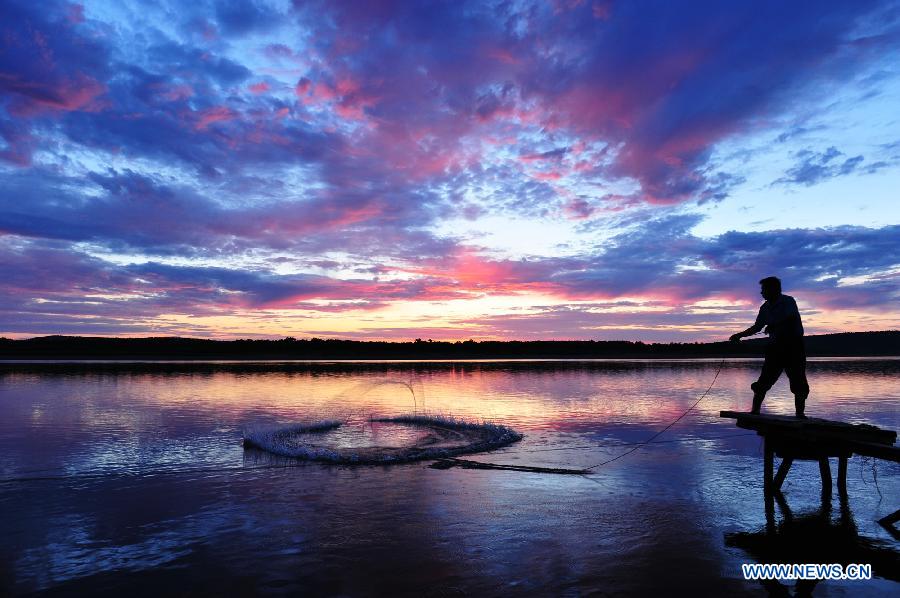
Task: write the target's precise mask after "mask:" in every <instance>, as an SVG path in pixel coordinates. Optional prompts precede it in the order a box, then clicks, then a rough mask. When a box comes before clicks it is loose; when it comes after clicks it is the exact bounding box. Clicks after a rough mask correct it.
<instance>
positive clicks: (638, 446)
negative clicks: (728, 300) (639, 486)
mask: <svg viewBox="0 0 900 598" xmlns="http://www.w3.org/2000/svg"><path fill="white" fill-rule="evenodd" d="M724 366H725V359H722V361H721V363H719V367H718V369H717V370H716V375H715V376H713V379H712V382H710V383H709V387H708V388H707V389H706V390H705V391H703V394H702V395H700V398H699V399H697V400H696V401H694V404H693V405H691V406H690V407H688V408H687V409H686V410H685V412H684V413H682V414H681V415H679V416H678V417H676V418H675V419H674V420H672V422H671V423H670V424H669V425H668V426H666V427H665V428H663V429H662V430H660V431H659V432H657V433H656V434H654V435H653V436H651V437H650V438H648V439H647V440H645V441H643V442H641V443H638V444H637V445H636V446H634V447H632V448H630V449H628V450H627V451H625V452H624V453H622V454H621V455H617V456H615V457H613V458H612V459H607V460H606V461H602V462H600V463H597V464H596V465H591V466H590V467H586V468H585V469H588V470H591V469H596V468H598V467H603V466H604V465H609V464H610V463H612V462H613V461H618V460H619V459H621V458H622V457H627V456H628V455H630V454H631V453H633V452H634V451H636V450H638V449H640V448H642V447H644V446H647V445H648V444H650V443H651V442H653V441H654V440H655V439H656V438H659V437H660V436H661V435H662V434H663V432H665V431H666V430H668V429H669V428H671V427H672V426H674V425H675V424H677V423H678V422H680V421H681V419H682V418H683V417H684V416H686V415H687V414H688V413H690V412H691V411H693V410H694V407H696V406H697V405H699V404H700V401H702V400H703V399H705V398H706V395H708V394H709V391H711V390H712V387H713V385H715V383H716V380H718V379H719V373H721V371H722V368H723V367H724Z"/></svg>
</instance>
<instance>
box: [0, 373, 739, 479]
mask: <svg viewBox="0 0 900 598" xmlns="http://www.w3.org/2000/svg"><path fill="white" fill-rule="evenodd" d="M724 366H725V359H722V361H721V363H719V367H718V369H716V375H715V376H713V379H712V382H710V384H709V387H708V388H707V389H706V390H705V391H704V392H703V394H702V395H700V398H699V399H697V400H696V401H694V403H693V404H692V405H691V406H690V407H688V408H687V409H686V410H685V411H684V413H682V414H681V415H679V416H678V417H676V418H675V419H674V420H672V422H670V423H669V424H668V425H667V426H666V427H665V428H663V429H662V430H660V431H659V432H657V433H656V434H654V435H653V436H651V437H650V438H648V439H647V440H643V441H641V442H637V443H619V444H618V446H622V445H626V446H627V445H629V444H633V445H634V446H632V448H630V449H628V450H627V451H625V452H624V453H622V454H620V455H617V456H615V457H613V458H612V459H607V460H606V461H603V462H601V463H597V464H596V465H591V466H590V467H586V468H583V469H577V470H576V469H564V468H557V467H532V466H528V465H502V464H498V463H486V462H482V461H467V460H464V459H441V460H438V461H437V462H436V463H435V465H437V467H436V469H446V468H447V467H453V466H456V465H458V466H462V467H465V468H467V469H504V470H510V471H529V472H534V473H567V474H573V473H577V474H582V475H584V474H589V473H592V471H591V470H594V469H597V468H599V467H603V466H604V465H608V464H609V463H612V462H613V461H618V460H619V459H621V458H623V457H626V456H628V455H630V454H631V453H633V452H635V451H637V450H638V449H640V448H642V447H644V446H646V445H648V444H653V443H654V441H655V440H656V439H657V438H659V437H660V436H661V435H662V434H663V433H664V432H666V431H667V430H668V429H669V428H671V427H672V426H674V425H675V424H677V423H678V422H679V421H681V420H682V419H683V418H684V417H685V416H686V415H687V414H688V413H690V412H691V411H693V409H694V408H695V407H696V406H697V405H699V404H700V401H702V400H703V399H705V398H706V396H707V395H708V394H709V391H711V390H712V387H713V386H714V385H715V383H716V380H718V378H719V374H720V373H721V372H722V368H723V367H724ZM413 394H414V395H415V393H413ZM751 435H754V434H752V433H748V434H731V435H728V436H717V437H711V438H708V439H707V438H697V440H712V439H715V438H732V437H737V436H751ZM682 440H685V441H686V440H693V439H687V438H686V439H676V440H668V441H662V442H681V441H682ZM598 446H603V445H602V444H595V445H589V446H572V447H554V448H547V449H531V450H525V451H521V452H528V453H536V452H542V451H553V450H574V449H578V448H594V447H598ZM286 467H292V465H261V466H254V467H208V468H207V467H200V468H195V469H188V470H172V471H165V470H162V471H160V470H156V471H152V472H129V473H126V474H121V475H124V476H127V477H130V476H135V477H136V476H141V475H172V474H185V473H214V472H226V471H235V472H241V471H252V470H256V469H283V468H286ZM39 471H40V470H39ZM35 473H37V472H35ZM109 475H110V474H107V473H100V474H94V473H81V474H69V475H62V476H59V475H44V476H33V477H18V478H0V484H9V483H15V482H36V481H49V480H66V479H73V478H76V479H77V478H81V479H84V478H103V477H108V476H109Z"/></svg>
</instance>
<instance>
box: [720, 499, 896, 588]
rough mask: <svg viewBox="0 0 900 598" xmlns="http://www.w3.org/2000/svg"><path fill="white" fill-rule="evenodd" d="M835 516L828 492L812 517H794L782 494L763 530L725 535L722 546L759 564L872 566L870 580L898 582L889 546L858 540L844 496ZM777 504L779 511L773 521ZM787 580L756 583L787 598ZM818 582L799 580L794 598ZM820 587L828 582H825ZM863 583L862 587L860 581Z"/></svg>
mask: <svg viewBox="0 0 900 598" xmlns="http://www.w3.org/2000/svg"><path fill="white" fill-rule="evenodd" d="M838 503H839V509H838V513H837V514H835V513H834V506H833V502H832V498H831V495H830V493H827V492H826V493H823V496H822V504H821V505H820V506H819V508H818V509H817V510H815V511H813V512H810V513H804V514H794V513H793V512H792V511H791V508H790V506H789V505H788V503H787V501H786V500H785V497H784V495H783V494H782V493H781V492H780V491H776V492H774V493H773V494H772V496H771V498H770V499H767V500H766V526H765V527H764V528H762V529H759V530H757V531H742V532H731V533H726V534H725V545H726V546H730V547H733V548H738V549H740V550H742V551H743V552H745V553H746V555H747V556H748V557H749V558H750V559H752V561H753V562H756V563H760V564H802V563H821V564H834V563H838V564H840V565H842V566H844V567H846V566H847V565H848V564H853V563H856V564H860V563H862V564H870V565H871V566H872V575H873V576H878V577H883V578H885V579H889V580H892V581H900V553H898V552H897V551H896V550H894V549H893V548H891V547H890V546H889V545H887V544H885V543H883V542H881V541H879V540H877V539H874V538H868V537H866V536H863V535H860V534H859V531H858V529H857V525H856V521H855V520H854V518H853V513H852V511H851V510H850V505H849V504H848V499H847V495H846V494H843V493H841V494H840V495H839V497H838ZM775 504H777V506H778V510H780V512H781V521H778V520H777V517H776V509H775ZM785 582H787V583H789V582H788V581H787V580H781V581H779V580H774V579H773V580H765V581H760V582H759V583H760V584H761V585H762V586H763V588H764V589H765V590H766V591H767V592H768V593H769V595H770V596H790V595H792V594H791V592H790V588H789V586H788V585H787V583H785ZM820 583H823V581H822V580H798V581H796V582H795V585H794V594H793V595H796V596H809V595H811V594H812V591H813V589H814V588H815V587H816V586H817V585H818V584H820ZM824 583H828V582H827V581H826V582H824ZM860 583H864V582H860Z"/></svg>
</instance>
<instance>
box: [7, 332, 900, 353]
mask: <svg viewBox="0 0 900 598" xmlns="http://www.w3.org/2000/svg"><path fill="white" fill-rule="evenodd" d="M765 342H766V341H765V339H762V338H758V339H751V340H747V341H743V342H741V343H729V342H714V343H644V342H640V341H636V342H633V341H474V340H467V341H456V342H446V341H432V340H430V339H429V340H422V339H416V340H414V341H412V342H382V341H353V340H339V339H321V338H309V339H296V338H293V337H287V338H283V339H280V340H259V339H239V340H230V341H223V340H210V339H198V338H180V337H152V338H102V337H80V336H43V337H36V338H30V339H22V340H13V339H8V338H0V359H136V360H139V359H154V360H158V359H161V360H166V359H172V360H199V359H504V358H506V359H579V358H580V359H598V358H643V359H646V358H678V357H685V358H687V357H741V356H747V357H751V356H758V355H760V354H761V353H762V351H763V348H764V344H765ZM806 348H807V354H808V355H810V356H894V355H900V331H884V332H844V333H838V334H823V335H815V336H807V337H806Z"/></svg>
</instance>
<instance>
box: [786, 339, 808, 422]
mask: <svg viewBox="0 0 900 598" xmlns="http://www.w3.org/2000/svg"><path fill="white" fill-rule="evenodd" d="M784 373H785V374H787V377H788V380H789V381H790V383H791V392H792V393H794V409H795V410H796V413H797V417H806V415H805V413H804V411H805V409H806V398H807V397H808V396H809V383H808V382H807V381H806V352H805V351H804V350H803V345H800V346H799V347H797V349H796V352H795V353H794V354H793V355H791V356H790V358H789V362H788V363H787V364H786V365H785V368H784Z"/></svg>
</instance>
